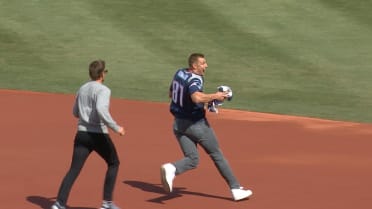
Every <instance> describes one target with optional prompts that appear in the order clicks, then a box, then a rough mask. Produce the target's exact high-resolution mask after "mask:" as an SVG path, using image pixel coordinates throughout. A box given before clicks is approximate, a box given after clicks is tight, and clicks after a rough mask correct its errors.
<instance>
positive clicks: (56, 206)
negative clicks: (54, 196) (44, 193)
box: [51, 201, 65, 209]
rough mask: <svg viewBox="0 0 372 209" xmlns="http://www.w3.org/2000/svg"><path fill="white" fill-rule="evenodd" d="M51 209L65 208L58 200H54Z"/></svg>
mask: <svg viewBox="0 0 372 209" xmlns="http://www.w3.org/2000/svg"><path fill="white" fill-rule="evenodd" d="M51 209H65V207H64V206H62V205H61V204H60V203H59V202H58V201H56V202H55V203H54V204H53V205H52V207H51Z"/></svg>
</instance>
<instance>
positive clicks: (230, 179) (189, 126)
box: [173, 118, 240, 189]
mask: <svg viewBox="0 0 372 209" xmlns="http://www.w3.org/2000/svg"><path fill="white" fill-rule="evenodd" d="M173 131H174V134H175V135H176V137H177V139H178V142H179V144H180V146H181V149H182V151H183V154H184V158H183V159H181V160H179V161H176V162H174V163H173V165H174V166H175V167H176V175H179V174H181V173H184V172H186V171H188V170H190V169H194V168H196V167H197V165H198V164H199V154H198V151H197V145H198V144H199V145H200V146H201V147H202V148H203V149H204V150H205V152H206V153H207V154H208V155H209V156H210V157H211V159H212V160H213V162H214V164H215V166H216V167H217V169H218V171H219V173H220V174H221V176H222V177H223V178H224V179H225V181H226V183H227V184H228V185H229V187H230V189H236V188H239V187H240V184H239V182H238V181H237V179H236V178H235V176H234V174H233V172H232V170H231V168H230V166H229V164H228V162H227V160H226V159H225V157H224V156H223V153H222V151H221V149H220V147H219V144H218V141H217V138H216V135H215V133H214V131H213V129H212V128H211V127H210V125H209V123H208V121H207V120H206V119H201V120H199V121H197V122H193V121H191V120H185V119H178V118H176V119H175V120H174V124H173Z"/></svg>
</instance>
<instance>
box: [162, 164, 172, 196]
mask: <svg viewBox="0 0 372 209" xmlns="http://www.w3.org/2000/svg"><path fill="white" fill-rule="evenodd" d="M160 176H161V183H162V184H163V188H164V190H165V191H166V192H172V188H171V187H170V185H169V183H168V181H167V178H166V172H165V169H164V168H163V167H161V168H160Z"/></svg>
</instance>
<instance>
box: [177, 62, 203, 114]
mask: <svg viewBox="0 0 372 209" xmlns="http://www.w3.org/2000/svg"><path fill="white" fill-rule="evenodd" d="M203 81H204V78H203V77H202V76H200V75H196V74H194V73H191V72H188V70H187V68H183V69H179V70H178V71H177V72H176V74H175V75H174V77H173V80H172V83H171V85H170V95H171V99H172V101H171V103H170V111H171V113H172V114H173V115H174V116H175V117H176V118H184V119H190V120H193V121H196V120H199V119H202V118H204V117H205V110H204V104H203V103H199V104H195V103H194V102H193V101H192V100H191V95H192V94H193V93H195V92H197V91H200V92H202V91H203Z"/></svg>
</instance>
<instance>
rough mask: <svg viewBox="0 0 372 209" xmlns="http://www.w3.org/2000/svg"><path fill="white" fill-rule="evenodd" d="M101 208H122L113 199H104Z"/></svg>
mask: <svg viewBox="0 0 372 209" xmlns="http://www.w3.org/2000/svg"><path fill="white" fill-rule="evenodd" d="M101 209H120V208H119V207H118V206H116V205H115V204H114V203H113V202H112V201H105V200H104V201H103V203H102V206H101Z"/></svg>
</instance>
